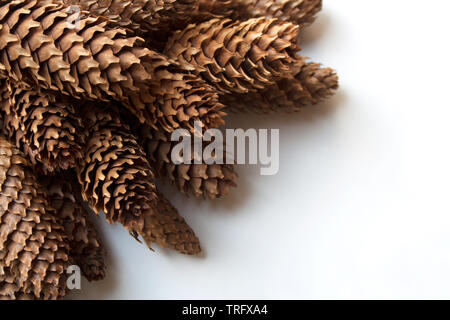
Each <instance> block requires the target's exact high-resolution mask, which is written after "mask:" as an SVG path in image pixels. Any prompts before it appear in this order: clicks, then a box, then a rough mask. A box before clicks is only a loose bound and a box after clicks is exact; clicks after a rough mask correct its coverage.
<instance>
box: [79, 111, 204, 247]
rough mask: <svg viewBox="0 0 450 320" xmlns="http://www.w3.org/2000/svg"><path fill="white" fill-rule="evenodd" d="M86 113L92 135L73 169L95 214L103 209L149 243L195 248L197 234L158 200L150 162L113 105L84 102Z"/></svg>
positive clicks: (110, 216)
mask: <svg viewBox="0 0 450 320" xmlns="http://www.w3.org/2000/svg"><path fill="white" fill-rule="evenodd" d="M85 114H86V116H85V117H86V127H87V128H88V130H89V132H90V133H91V136H90V137H89V139H88V142H87V144H86V151H85V161H84V162H83V163H82V164H81V166H80V169H79V172H78V179H79V182H80V183H81V185H82V195H83V198H84V200H85V201H87V202H88V203H89V204H90V205H91V206H92V208H93V209H94V211H95V212H96V213H99V212H100V211H103V212H105V214H106V218H107V220H108V222H109V223H115V222H120V223H122V224H123V225H124V227H125V228H126V229H127V230H128V231H130V232H131V234H132V235H134V236H135V237H136V238H137V236H138V235H140V236H142V237H143V238H144V239H145V241H146V242H147V244H148V245H149V247H150V242H152V241H154V242H156V243H158V244H160V245H161V246H162V247H170V248H172V249H177V250H180V252H182V253H191V252H192V253H196V250H197V249H196V248H197V246H195V243H197V244H198V239H197V238H196V237H195V235H194V234H193V232H192V230H191V229H190V227H189V226H188V225H186V223H185V222H184V220H182V218H181V217H179V216H178V214H176V213H174V212H166V211H167V209H164V208H166V207H167V205H161V204H160V203H159V202H160V201H161V200H160V199H159V198H158V195H157V193H156V188H155V185H154V183H153V178H154V175H153V171H152V169H151V167H150V164H149V163H148V161H147V159H146V158H145V153H144V151H143V149H142V148H141V147H140V146H139V144H138V142H137V141H136V138H135V137H134V135H133V134H132V132H131V129H130V128H129V126H128V125H127V124H126V123H125V122H123V121H122V120H121V117H120V115H119V113H118V112H117V110H116V109H115V108H110V109H108V110H106V109H103V110H101V109H100V110H99V108H97V109H96V110H94V108H90V107H89V106H88V107H87V108H86V113H85ZM160 209H164V211H162V212H160V211H159V210H160ZM172 211H173V210H172ZM167 215H170V217H168V216H167ZM176 240H178V241H179V242H176ZM150 248H151V247H150Z"/></svg>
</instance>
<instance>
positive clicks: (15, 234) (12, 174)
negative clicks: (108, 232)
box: [0, 136, 69, 299]
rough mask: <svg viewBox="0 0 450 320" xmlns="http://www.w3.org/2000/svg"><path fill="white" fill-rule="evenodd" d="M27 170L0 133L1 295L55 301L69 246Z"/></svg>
mask: <svg viewBox="0 0 450 320" xmlns="http://www.w3.org/2000/svg"><path fill="white" fill-rule="evenodd" d="M31 168H32V167H31V163H30V162H29V161H28V160H27V159H26V158H25V156H24V155H23V154H22V153H21V152H20V151H19V150H18V149H17V148H16V147H14V146H13V145H12V144H11V143H10V142H9V141H8V140H7V139H6V138H5V137H4V136H0V297H2V298H7V299H16V298H26V297H28V298H36V299H58V298H61V297H63V296H65V295H66V291H67V288H66V278H67V276H66V273H65V271H66V270H67V267H68V264H69V263H68V262H69V257H68V250H69V245H68V243H67V239H66V236H65V234H64V230H63V228H62V226H61V224H60V222H59V221H58V220H57V219H56V217H55V210H54V209H53V208H52V207H51V206H50V205H49V203H48V201H47V195H46V194H45V192H44V190H43V189H42V188H41V187H40V186H39V185H38V182H37V178H36V176H35V174H34V172H33V170H32V169H31Z"/></svg>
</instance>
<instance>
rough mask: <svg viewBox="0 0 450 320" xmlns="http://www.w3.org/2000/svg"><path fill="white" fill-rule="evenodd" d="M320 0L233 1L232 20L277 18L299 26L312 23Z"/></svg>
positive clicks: (319, 5) (320, 5)
mask: <svg viewBox="0 0 450 320" xmlns="http://www.w3.org/2000/svg"><path fill="white" fill-rule="evenodd" d="M320 10H322V0H233V12H232V18H233V19H241V20H242V19H248V18H254V17H268V18H277V19H280V20H282V21H290V22H292V23H295V24H297V25H299V26H304V25H308V24H311V23H313V22H314V20H315V17H316V15H317V13H318V12H319V11H320Z"/></svg>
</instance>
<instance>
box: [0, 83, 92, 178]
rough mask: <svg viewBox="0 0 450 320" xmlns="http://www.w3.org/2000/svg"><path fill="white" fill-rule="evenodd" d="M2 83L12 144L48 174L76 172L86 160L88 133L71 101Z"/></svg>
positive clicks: (6, 125) (1, 95)
mask: <svg viewBox="0 0 450 320" xmlns="http://www.w3.org/2000/svg"><path fill="white" fill-rule="evenodd" d="M0 83H2V84H0V86H1V89H0V90H1V91H2V93H0V104H1V105H2V112H1V113H2V115H3V127H4V130H5V132H6V133H7V135H8V136H9V137H10V139H11V141H14V142H15V144H16V146H17V147H18V148H19V149H20V150H22V151H23V152H24V153H25V154H26V155H27V156H28V158H29V159H30V160H31V162H32V163H33V165H37V164H38V166H37V169H38V170H39V171H40V172H43V173H44V174H49V173H55V172H57V171H59V170H61V169H62V170H67V169H69V168H74V167H75V165H76V164H77V163H78V162H79V161H80V160H81V158H82V154H81V150H82V147H83V144H84V140H85V132H84V128H83V126H82V123H81V119H80V118H79V117H78V116H77V115H76V114H75V110H74V108H73V106H72V104H71V103H70V102H69V101H68V99H67V98H65V97H55V96H54V95H53V94H51V93H48V92H44V91H42V90H39V89H34V88H33V89H24V88H22V87H20V86H11V85H9V84H8V81H0Z"/></svg>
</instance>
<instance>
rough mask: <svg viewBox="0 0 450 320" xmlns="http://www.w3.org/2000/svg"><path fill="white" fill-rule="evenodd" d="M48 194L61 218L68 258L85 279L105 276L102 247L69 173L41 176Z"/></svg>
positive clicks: (103, 250) (96, 278) (91, 279)
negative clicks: (65, 236)
mask: <svg viewBox="0 0 450 320" xmlns="http://www.w3.org/2000/svg"><path fill="white" fill-rule="evenodd" d="M40 181H42V183H43V185H44V187H45V188H46V190H47V193H48V195H49V197H50V204H51V205H52V206H53V207H54V208H55V210H56V215H57V216H58V218H59V219H60V220H61V222H62V225H63V227H64V231H65V233H66V235H67V239H68V241H69V244H70V258H71V261H72V262H73V264H75V265H77V266H79V267H80V268H81V272H82V273H83V275H84V276H85V277H86V279H88V280H89V281H97V280H101V279H103V278H104V277H105V268H106V267H105V255H106V251H105V249H104V247H103V245H102V244H101V241H100V238H99V235H98V232H97V230H96V228H95V226H94V224H93V223H92V222H91V221H90V220H89V213H88V212H87V211H86V210H85V209H84V208H83V206H82V204H81V202H80V197H79V196H78V195H77V192H78V191H77V190H75V189H76V188H75V187H74V183H76V180H74V179H73V178H72V177H71V176H70V175H62V174H61V175H57V176H54V177H41V178H40Z"/></svg>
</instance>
